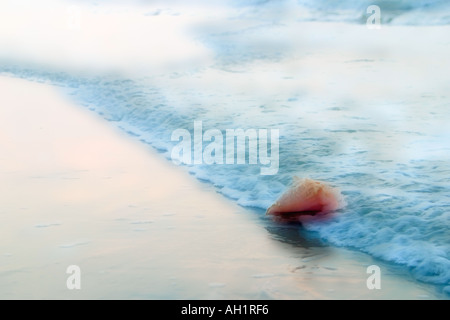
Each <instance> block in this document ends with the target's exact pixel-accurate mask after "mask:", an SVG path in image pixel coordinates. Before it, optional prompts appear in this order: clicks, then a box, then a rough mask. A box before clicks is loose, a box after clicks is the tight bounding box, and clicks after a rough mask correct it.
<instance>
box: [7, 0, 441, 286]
mask: <svg viewBox="0 0 450 320" xmlns="http://www.w3.org/2000/svg"><path fill="white" fill-rule="evenodd" d="M282 3H284V5H286V6H287V3H289V6H292V5H295V6H297V4H292V2H282ZM300 3H303V6H298V8H300V9H299V10H306V9H305V8H308V12H309V13H308V15H305V17H306V16H307V17H308V18H305V20H306V21H311V20H320V18H319V15H318V12H320V13H322V15H321V16H320V17H322V18H323V19H322V20H325V21H329V20H336V19H335V18H332V17H336V14H337V15H338V16H339V17H341V19H340V20H341V22H342V21H344V22H345V23H346V24H352V23H354V22H358V21H360V22H361V17H363V16H364V14H361V11H360V10H359V9H358V8H359V6H358V8H356V7H353V6H351V3H352V2H350V1H346V2H339V3H340V5H339V6H337V7H336V6H331V4H330V3H331V2H330V1H316V2H312V1H311V2H306V1H300ZM384 3H385V2H383V1H380V6H383V4H384ZM390 3H391V7H390V8H389V12H390V13H389V14H390V16H389V17H390V18H389V19H390V20H389V21H390V22H391V23H392V24H395V23H396V21H397V23H399V24H400V23H402V21H403V23H404V24H406V25H409V24H413V20H412V19H411V17H412V16H413V15H414V14H415V15H420V14H421V15H423V14H424V12H426V13H427V14H429V16H427V17H428V20H426V21H428V24H430V25H434V24H438V25H439V24H446V23H447V22H448V21H446V20H445V19H444V18H443V16H446V17H448V16H450V15H441V16H440V17H439V19H438V18H437V16H436V15H433V14H430V12H431V11H433V10H431V9H433V8H442V7H444V2H442V1H434V2H432V1H421V2H420V4H421V5H419V4H418V3H419V1H417V2H414V5H409V4H406V1H397V2H395V4H396V5H395V6H394V5H393V4H392V3H394V2H390ZM273 6H276V8H278V9H279V11H274V12H278V13H280V12H282V10H281V9H283V8H287V7H283V5H282V4H274V3H273V2H271V1H266V2H256V1H253V2H244V3H243V2H235V3H234V4H233V5H232V6H230V8H229V9H230V10H231V14H230V15H229V16H226V17H227V18H226V19H224V20H223V21H220V22H218V24H217V25H214V24H211V22H208V24H207V25H206V26H205V25H202V24H199V25H198V26H196V28H193V30H192V34H191V36H192V38H193V39H195V41H197V42H198V43H200V44H201V45H202V46H204V47H206V48H208V50H211V52H212V53H213V54H212V57H213V58H212V59H211V60H208V61H207V62H204V63H200V64H195V67H192V68H187V67H185V66H184V67H183V68H181V69H180V70H179V71H178V70H177V71H171V72H167V73H155V74H145V75H142V74H140V75H135V76H133V74H132V73H128V74H127V73H123V74H114V75H105V74H101V75H92V74H91V75H86V76H80V75H79V74H73V73H72V74H71V73H70V72H66V71H63V70H62V71H61V72H56V71H44V70H46V69H45V68H42V67H39V66H32V67H24V66H23V65H20V64H11V63H9V62H8V63H3V64H2V66H1V68H0V71H1V72H2V73H5V74H12V75H14V76H19V77H24V78H27V79H32V80H37V81H44V82H49V83H52V84H54V85H57V86H60V87H62V88H63V90H64V91H65V92H66V93H67V94H68V95H70V96H71V98H73V99H75V100H76V101H77V102H78V103H80V104H81V105H84V106H86V107H88V108H90V109H91V110H93V111H95V112H97V113H98V114H100V115H102V116H103V117H104V118H105V119H106V120H108V121H111V122H113V123H114V124H115V125H117V126H119V127H121V128H122V129H124V130H125V131H127V132H128V133H129V134H131V135H133V136H136V137H138V139H140V140H141V141H142V142H143V143H147V144H150V145H152V146H153V147H155V148H156V149H158V150H159V151H160V152H162V153H164V154H165V155H166V157H167V158H168V159H169V160H170V158H171V150H172V148H173V147H174V146H175V145H176V142H174V141H171V134H172V132H173V131H174V130H176V129H180V128H181V129H186V130H189V131H190V132H191V133H192V134H193V128H194V121H202V124H203V130H204V131H206V130H208V129H218V130H220V131H221V132H225V130H226V129H237V128H242V129H268V130H270V129H277V130H279V132H280V138H279V170H278V172H277V174H275V175H261V174H260V166H258V165H249V164H243V165H238V164H233V165H220V164H214V165H206V164H191V165H188V166H187V167H188V170H189V171H190V172H191V173H192V174H194V175H195V176H196V177H197V178H198V179H201V180H203V181H206V182H208V183H211V184H213V185H214V186H215V187H216V189H217V191H218V192H220V193H222V194H223V195H225V196H227V197H228V198H231V199H233V200H234V201H236V202H237V203H238V204H240V205H242V206H244V207H249V208H252V209H254V210H255V211H256V212H257V213H258V214H263V213H264V211H265V209H267V207H269V206H270V205H271V204H272V203H273V202H274V201H275V200H276V199H277V198H278V197H279V196H280V194H281V193H282V192H283V191H284V190H285V188H286V187H287V186H288V185H289V183H290V181H291V179H292V176H294V175H297V176H301V177H310V178H313V179H319V180H323V181H327V182H329V183H331V184H332V185H334V186H336V187H337V188H339V189H340V190H341V192H342V194H343V195H344V197H345V199H346V202H347V205H346V207H345V208H343V209H341V210H340V211H339V213H338V214H337V215H335V216H334V217H333V218H332V219H330V220H328V221H326V222H321V223H320V224H306V225H304V226H303V228H306V229H309V230H312V231H315V232H317V234H318V235H319V236H320V237H321V238H322V239H324V240H325V241H327V242H329V243H330V244H332V245H337V246H344V247H350V248H354V249H357V250H361V251H363V252H366V253H369V254H371V255H373V256H375V257H377V258H381V259H383V260H386V261H390V262H393V263H396V264H399V265H401V266H404V268H405V269H408V270H410V271H411V273H412V274H413V276H414V277H415V278H416V279H417V280H419V281H424V282H428V283H433V284H435V285H437V286H438V287H439V288H440V289H442V290H443V291H444V292H447V293H450V234H449V228H450V192H449V191H450V190H449V187H450V143H449V141H450V130H449V129H448V121H449V120H450V98H449V96H448V92H450V91H448V89H449V87H448V83H450V82H449V81H448V80H450V79H448V73H447V72H446V70H448V62H446V61H441V62H436V61H434V62H435V63H433V61H431V62H430V61H429V56H427V52H421V51H418V53H417V54H414V52H413V53H411V50H408V48H407V49H405V52H407V55H406V60H408V59H410V60H409V61H415V62H416V63H417V65H412V64H410V63H409V62H408V61H406V62H404V61H403V60H402V59H400V58H399V55H388V54H386V53H385V52H376V53H367V52H366V51H364V50H362V51H358V50H359V49H361V48H359V49H354V48H353V47H352V46H353V44H352V45H349V46H350V49H349V50H350V51H352V50H356V52H357V54H349V53H343V52H342V50H343V49H344V48H347V47H348V46H346V43H345V41H348V40H349V39H348V38H346V37H342V39H343V41H344V42H340V41H338V40H339V39H340V38H338V40H336V37H339V35H338V34H339V32H337V33H336V31H331V32H327V31H326V30H325V32H324V31H323V30H322V31H317V30H315V29H310V31H309V33H306V32H305V30H303V31H302V32H300V31H299V29H298V28H299V27H301V26H305V28H306V27H307V28H313V27H311V25H309V24H307V25H303V24H302V22H299V21H298V19H290V20H289V21H284V22H283V21H282V20H281V19H280V16H276V15H271V13H270V12H272V11H270V10H272V9H273ZM361 6H362V5H361ZM362 7H364V6H362ZM296 8H297V7H296ZM331 9H333V10H331ZM280 10H281V11H280ZM331 11H333V12H331ZM447 12H448V11H447ZM353 13H357V15H356V18H349V17H350V16H352V17H355V14H353ZM441 13H442V12H441ZM178 14H179V15H181V16H182V15H183V12H182V11H180V12H179V13H178ZM358 15H359V16H358ZM235 17H239V19H240V20H239V21H240V22H239V24H238V25H236V24H234V23H233V21H234V20H233V19H234V18H235ZM330 17H331V18H330ZM358 17H359V18H358ZM271 18H272V19H271ZM300 20H301V19H300ZM438 20H439V23H436V21H438ZM243 21H244V22H245V23H244V22H243ZM419 24H424V20H423V19H422V20H421V23H419ZM208 26H209V27H211V26H215V28H208ZM313 26H314V24H313ZM228 27H230V28H228ZM345 28H350V27H344V29H343V30H344V31H345V30H347V29H345ZM352 28H364V26H362V27H359V26H356V27H352ZM325 29H326V27H325ZM227 30H228V31H227ZM352 30H353V29H352ZM358 30H360V29H358ZM361 30H362V29H361ZM315 32H317V36H318V37H321V38H320V41H319V40H317V41H318V42H321V44H319V45H317V43H315V40H314V39H315V35H316V34H315ZM334 32H335V33H334ZM361 32H365V31H357V33H356V34H358V35H359V34H360V33H361ZM296 34H298V35H299V39H300V40H301V41H297V42H296V41H293V40H292V35H296ZM286 35H287V36H286ZM440 36H442V38H441V41H438V43H439V44H440V45H441V46H442V47H439V48H440V49H442V48H444V49H447V50H448V46H449V43H450V39H449V37H448V35H445V33H444V35H442V34H441V35H440ZM364 37H366V36H365V35H362V36H358V38H357V39H356V40H355V42H358V39H359V40H361V39H363V38H364ZM350 38H352V37H350ZM291 40H292V41H291ZM297 40H298V39H297ZM303 40H305V41H303ZM376 41H378V42H377V43H383V39H376ZM330 43H331V44H330ZM408 43H409V45H411V43H413V44H414V41H412V42H411V41H409V42H408ZM327 46H330V48H331V49H330V48H329V47H327ZM356 47H357V45H356ZM362 47H363V48H362V49H365V48H364V44H363V45H362ZM384 49H385V50H386V48H384ZM397 49H398V48H397ZM400 56H401V55H400ZM355 57H356V58H355ZM149 60H151V57H149ZM432 60H433V59H432ZM421 64H422V66H421ZM440 64H443V65H444V68H442V70H439V68H438V67H436V65H440ZM423 65H424V66H423ZM445 66H446V67H447V69H446V68H445ZM333 68H334V69H333ZM415 68H417V69H415ZM430 68H431V71H430V74H426V73H425V74H424V73H423V72H422V73H419V74H417V75H414V70H420V71H423V70H430ZM424 72H425V71H424ZM431 79H433V81H437V82H436V83H435V84H431V85H430V83H429V81H432V80H431ZM398 80H400V81H398ZM364 81H366V82H367V83H366V84H364V83H362V82H364ZM392 86H393V90H392V91H390V90H389V89H391V88H392ZM204 147H205V144H204ZM247 152H248V150H247Z"/></svg>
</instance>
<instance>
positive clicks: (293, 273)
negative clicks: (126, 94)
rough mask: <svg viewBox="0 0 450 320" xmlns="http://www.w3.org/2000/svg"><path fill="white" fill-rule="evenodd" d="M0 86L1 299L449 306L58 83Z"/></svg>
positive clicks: (12, 81) (3, 81)
mask: <svg viewBox="0 0 450 320" xmlns="http://www.w3.org/2000/svg"><path fill="white" fill-rule="evenodd" d="M0 86H1V87H2V88H4V93H3V94H2V95H1V96H0V105H2V108H1V109H0V128H1V129H0V145H1V148H2V149H3V151H4V152H3V153H2V155H1V156H0V168H1V169H0V175H1V179H2V181H4V184H3V185H2V190H0V192H1V194H2V204H3V205H2V208H0V217H1V218H2V219H3V221H4V223H3V224H2V227H0V228H1V229H0V238H1V242H0V257H1V260H0V261H1V266H2V268H1V269H2V271H1V272H0V288H2V289H0V299H435V298H439V299H445V297H443V296H441V295H440V294H439V293H438V292H437V291H436V290H434V287H433V286H432V285H427V284H422V283H418V282H415V281H413V279H412V278H411V277H410V276H408V275H405V274H404V272H402V271H398V270H396V268H395V266H391V265H390V264H385V263H382V262H379V261H378V260H376V259H373V258H371V257H370V256H369V255H366V254H363V253H360V252H356V251H352V250H347V249H343V248H336V247H328V246H323V245H321V246H315V243H314V242H311V241H306V240H305V239H302V237H301V235H300V233H299V232H298V230H297V228H296V227H295V226H294V227H293V226H289V225H281V224H276V223H273V222H271V221H268V220H267V219H265V218H262V217H261V216H259V215H257V214H254V213H253V212H252V211H251V210H248V209H245V208H242V207H240V206H238V205H237V204H236V203H233V202H232V201H230V200H229V199H226V198H225V197H223V196H221V195H219V194H217V192H215V190H214V188H213V187H212V186H210V185H208V184H205V183H201V182H200V181H198V180H196V179H193V178H192V176H190V175H189V173H188V172H187V170H185V168H182V167H177V166H175V165H174V164H172V163H170V161H167V160H166V159H164V158H163V156H162V155H159V154H158V153H157V152H156V151H155V150H153V149H151V148H150V147H149V146H147V145H145V144H142V143H140V142H139V141H138V140H137V139H133V138H132V137H130V136H128V135H126V134H125V133H124V132H122V131H120V130H119V129H118V128H115V127H114V126H112V125H111V124H110V123H108V122H107V121H105V120H103V119H101V118H100V116H98V115H96V114H95V113H93V112H89V111H88V110H87V109H85V108H83V107H80V106H77V105H75V104H74V103H71V102H69V101H67V100H66V99H65V98H63V95H62V94H60V93H59V92H58V90H57V89H56V88H54V87H52V86H50V85H47V84H39V83H33V82H30V81H27V80H23V79H17V78H9V77H4V76H1V77H0ZM24 92H26V93H27V94H26V95H24V94H23V93H24ZM303 240H305V241H303ZM372 264H379V265H380V267H381V269H382V277H383V278H382V289H381V290H369V289H367V286H366V279H367V277H368V274H367V273H366V268H367V267H368V266H369V265H372ZM69 265H78V266H80V269H81V274H82V278H81V285H82V289H81V290H68V289H67V287H66V280H67V277H68V274H67V273H66V269H67V267H68V266H69Z"/></svg>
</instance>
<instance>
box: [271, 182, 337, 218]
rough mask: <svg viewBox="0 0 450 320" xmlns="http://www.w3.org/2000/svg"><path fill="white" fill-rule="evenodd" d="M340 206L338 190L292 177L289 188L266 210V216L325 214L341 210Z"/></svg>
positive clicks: (320, 183) (321, 183) (323, 184)
mask: <svg viewBox="0 0 450 320" xmlns="http://www.w3.org/2000/svg"><path fill="white" fill-rule="evenodd" d="M342 205H343V200H342V196H341V195H340V193H339V191H338V190H336V189H334V188H332V187H330V186H329V185H327V184H325V183H323V182H319V181H315V180H312V179H300V178H298V177H294V179H293V182H292V185H291V187H290V188H289V189H288V190H286V192H284V193H283V194H282V195H281V197H280V198H279V199H278V200H277V201H276V202H275V203H274V204H273V205H272V206H271V207H270V208H269V209H267V212H266V214H271V215H280V216H281V215H285V214H287V213H293V214H294V213H295V214H297V215H298V214H300V215H301V214H303V215H316V214H325V213H329V212H332V211H335V210H337V209H339V208H341V207H342Z"/></svg>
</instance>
